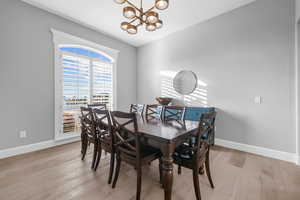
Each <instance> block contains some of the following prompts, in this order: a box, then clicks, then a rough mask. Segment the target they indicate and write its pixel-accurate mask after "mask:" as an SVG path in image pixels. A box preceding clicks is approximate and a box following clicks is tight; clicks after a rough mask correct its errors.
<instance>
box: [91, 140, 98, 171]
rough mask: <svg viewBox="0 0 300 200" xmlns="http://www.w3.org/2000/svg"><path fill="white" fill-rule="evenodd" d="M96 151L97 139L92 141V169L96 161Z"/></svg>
mask: <svg viewBox="0 0 300 200" xmlns="http://www.w3.org/2000/svg"><path fill="white" fill-rule="evenodd" d="M97 151H98V144H97V141H95V143H94V152H93V160H92V167H91V168H92V169H94V168H95V163H96V157H97V153H98V152H97Z"/></svg>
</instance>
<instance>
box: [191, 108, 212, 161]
mask: <svg viewBox="0 0 300 200" xmlns="http://www.w3.org/2000/svg"><path fill="white" fill-rule="evenodd" d="M216 114H217V113H216V112H211V113H205V114H202V115H201V118H200V121H199V126H198V130H197V132H196V134H197V135H196V143H195V145H196V146H195V150H196V157H197V158H199V157H200V156H201V155H204V153H206V151H207V150H208V148H209V146H210V144H209V141H208V138H210V135H211V134H212V132H213V131H214V123H215V119H216ZM204 134H208V135H207V137H203V135H204Z"/></svg>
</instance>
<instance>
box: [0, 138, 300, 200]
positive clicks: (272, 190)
mask: <svg viewBox="0 0 300 200" xmlns="http://www.w3.org/2000/svg"><path fill="white" fill-rule="evenodd" d="M91 151H92V148H90V149H89V150H88V154H87V157H86V159H85V161H81V156H80V143H72V144H68V145H63V146H59V147H54V148H51V149H46V150H42V151H38V152H34V153H28V154H25V155H21V156H15V157H11V158H7V159H2V160H0V199H1V200H2V199H5V200H68V199H72V200H99V199H101V200H102V199H103V200H118V199H120V200H134V199H135V191H136V171H135V170H134V169H133V168H132V167H130V166H128V165H126V164H123V165H122V166H121V171H120V177H119V180H118V183H117V186H116V188H115V189H112V188H111V186H110V185H108V184H107V178H108V177H107V175H108V171H109V155H107V156H103V157H102V159H101V162H100V165H99V168H98V170H97V172H94V171H92V170H91V169H90V166H91V160H92V157H91V156H92V155H91ZM174 169H175V170H174V185H173V199H174V200H186V199H189V200H190V199H191V200H192V199H196V198H195V194H194V188H193V181H192V172H191V171H190V170H189V169H185V168H183V169H182V174H181V175H177V167H175V168H174ZM211 171H212V177H213V180H214V183H215V189H212V188H210V185H209V182H208V179H207V177H206V175H202V176H200V188H201V195H202V199H204V200H299V199H300V189H299V188H300V168H299V167H297V166H296V165H294V164H292V163H287V162H284V161H279V160H274V159H270V158H265V157H262V156H257V155H254V154H249V153H245V152H240V151H235V150H231V149H226V148H222V147H218V146H216V147H213V149H212V151H211ZM141 197H142V199H143V200H153V199H155V200H159V199H163V197H164V193H163V190H162V189H161V187H160V184H159V172H158V162H157V161H156V162H153V163H152V164H151V165H150V166H146V167H145V168H143V178H142V194H141Z"/></svg>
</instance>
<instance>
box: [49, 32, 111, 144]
mask: <svg viewBox="0 0 300 200" xmlns="http://www.w3.org/2000/svg"><path fill="white" fill-rule="evenodd" d="M52 32H53V33H56V34H57V32H56V31H52ZM61 34H62V33H61V32H59V33H58V35H59V36H62V35H61ZM54 36H55V34H54ZM63 36H64V37H63V38H61V37H58V36H57V35H56V37H54V38H55V39H54V41H55V42H54V43H55V108H56V110H55V125H56V134H55V137H56V139H60V138H66V137H70V136H74V135H75V136H78V135H79V133H80V131H81V130H80V119H79V116H80V107H82V106H87V105H88V104H96V103H101V104H106V105H107V107H108V109H111V110H113V109H114V108H115V100H116V95H115V81H114V80H115V76H114V74H115V70H114V68H115V59H116V56H110V55H108V53H107V52H109V51H108V50H107V49H105V48H104V47H99V46H98V45H96V48H95V44H92V43H91V42H88V41H84V42H82V39H79V38H74V36H73V38H72V41H70V38H69V39H67V38H66V34H64V33H63ZM68 37H70V36H69V35H68ZM58 38H59V39H58ZM63 39H64V40H68V41H64V42H62V40H63ZM75 40H76V41H75ZM79 42H80V43H81V44H78V43H79ZM66 43H67V44H66ZM72 43H74V44H72ZM82 43H84V45H82ZM102 50H103V51H102ZM114 53H115V52H113V53H112V55H114ZM114 57H115V58H114Z"/></svg>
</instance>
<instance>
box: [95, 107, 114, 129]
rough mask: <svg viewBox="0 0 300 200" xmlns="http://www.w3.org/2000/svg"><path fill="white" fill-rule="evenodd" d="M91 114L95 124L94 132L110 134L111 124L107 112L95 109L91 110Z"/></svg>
mask: <svg viewBox="0 0 300 200" xmlns="http://www.w3.org/2000/svg"><path fill="white" fill-rule="evenodd" d="M93 114H94V119H95V122H96V130H97V131H98V132H99V134H100V135H101V134H107V133H108V134H111V133H112V122H111V118H110V114H109V111H108V110H101V109H99V108H95V109H93Z"/></svg>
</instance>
